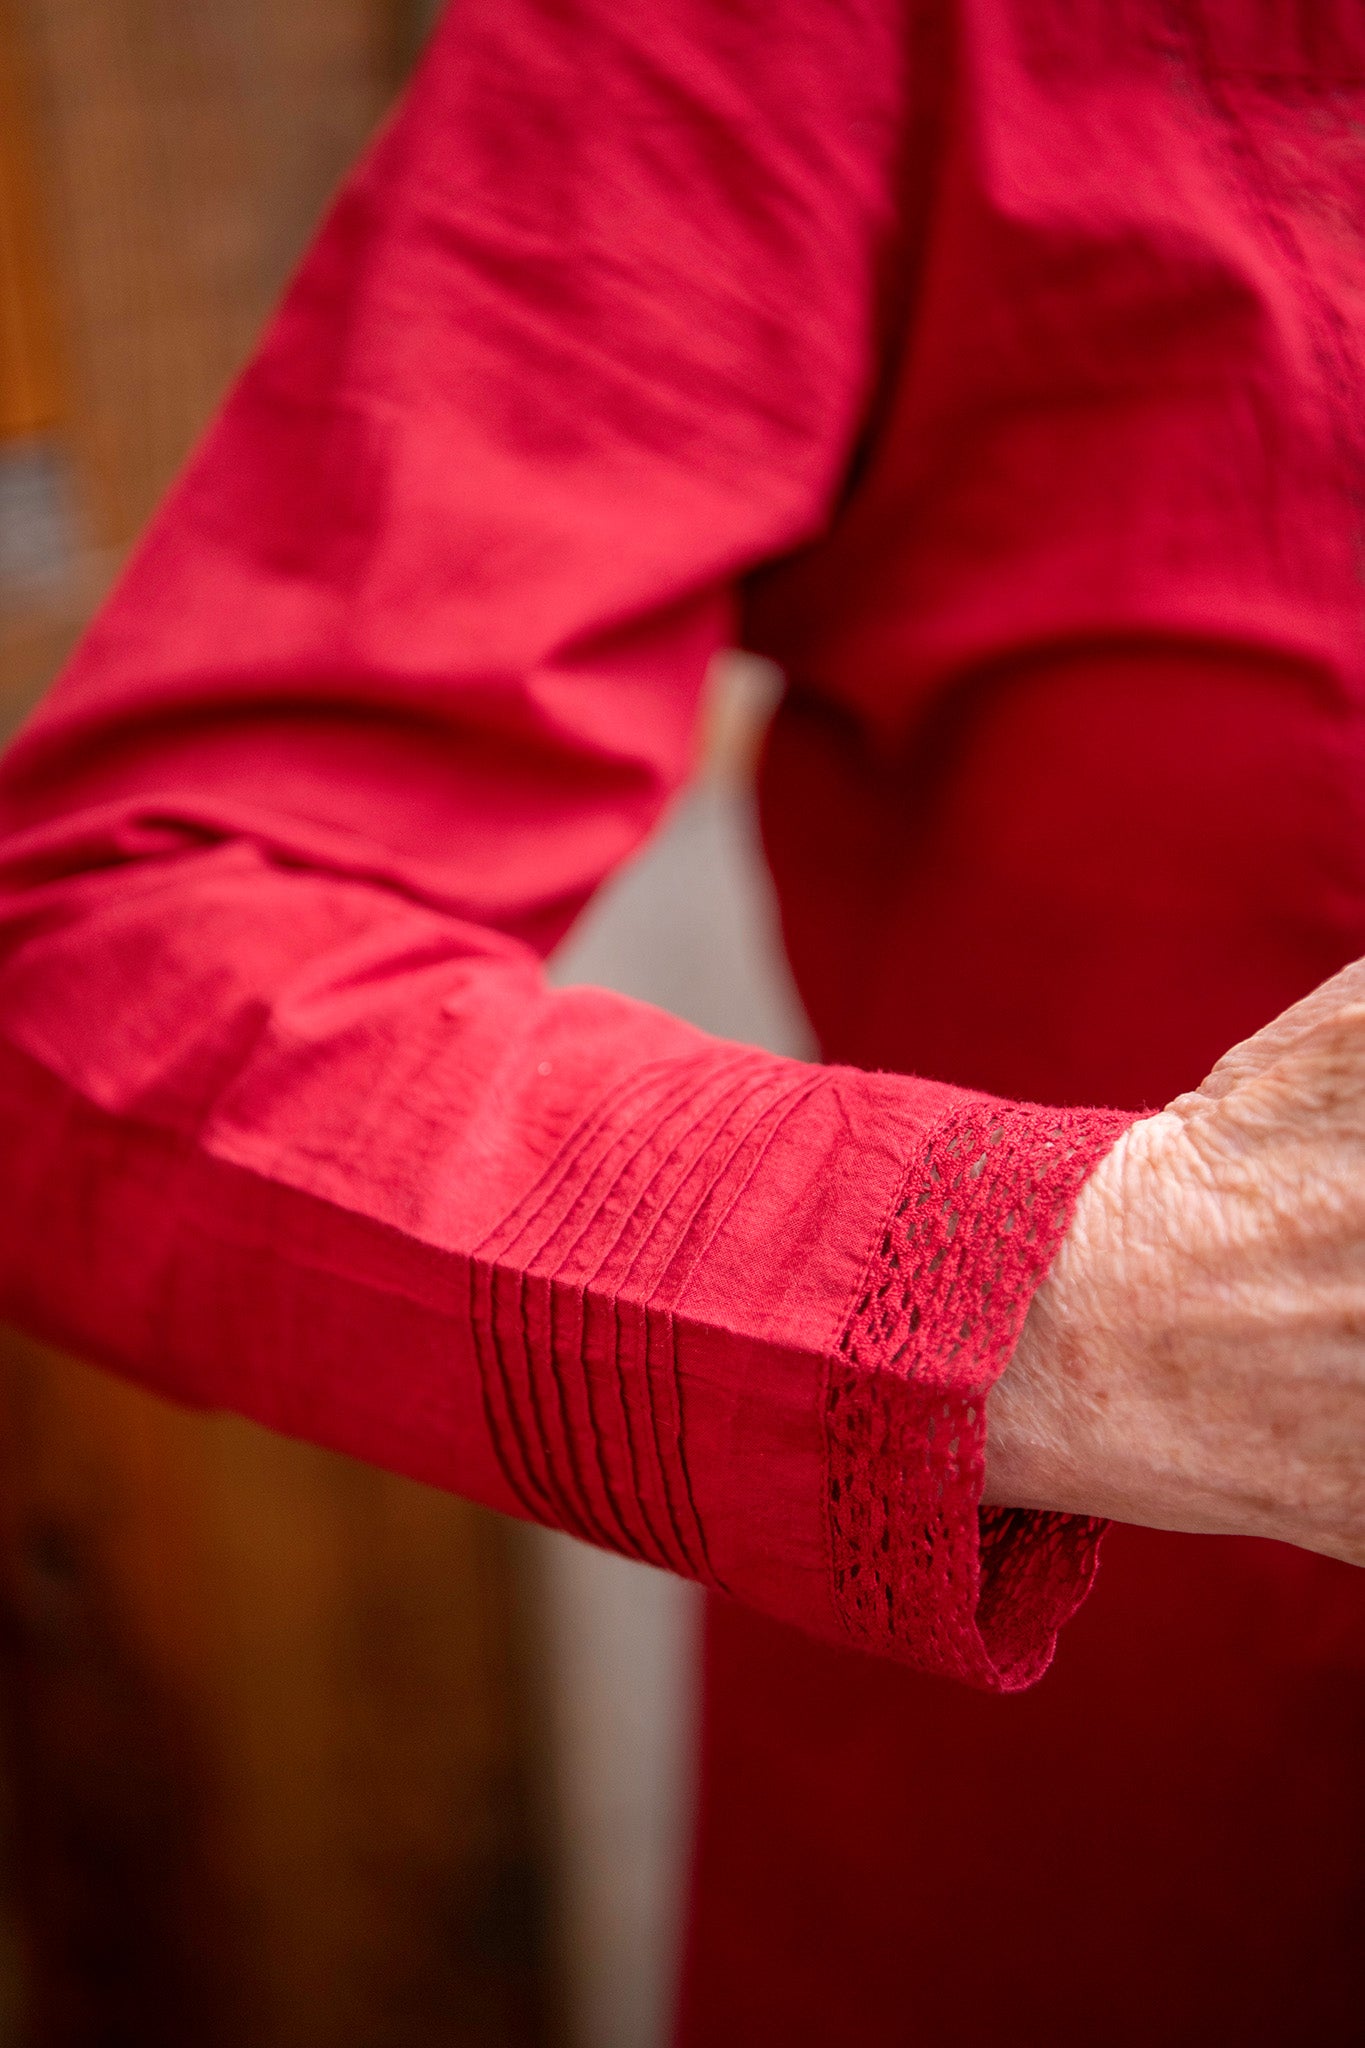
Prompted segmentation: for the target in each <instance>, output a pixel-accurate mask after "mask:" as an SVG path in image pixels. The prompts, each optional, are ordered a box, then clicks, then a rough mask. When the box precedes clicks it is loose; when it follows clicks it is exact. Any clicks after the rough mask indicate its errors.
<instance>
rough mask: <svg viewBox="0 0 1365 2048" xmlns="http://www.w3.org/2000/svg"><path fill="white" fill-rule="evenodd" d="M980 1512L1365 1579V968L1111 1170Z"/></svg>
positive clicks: (1018, 1361) (1030, 1347)
mask: <svg viewBox="0 0 1365 2048" xmlns="http://www.w3.org/2000/svg"><path fill="white" fill-rule="evenodd" d="M986 1498H987V1500H989V1501H995V1502H1002V1503H1009V1504H1012V1505H1015V1506H1029V1507H1052V1508H1066V1509H1071V1510H1074V1511H1077V1512H1085V1513H1090V1514H1103V1515H1111V1516H1113V1517H1115V1518H1116V1519H1118V1520H1121V1521H1126V1522H1140V1523H1146V1524H1149V1525H1151V1526H1153V1527H1156V1528H1164V1529H1186V1530H1194V1531H1206V1532H1221V1533H1225V1534H1239V1535H1253V1536H1273V1537H1278V1538H1280V1539H1281V1540H1283V1541H1285V1542H1289V1543H1297V1544H1300V1545H1302V1546H1303V1547H1304V1548H1305V1549H1308V1550H1317V1551H1322V1552H1324V1553H1325V1554H1326V1555H1328V1556H1330V1557H1339V1558H1345V1559H1347V1560H1348V1561H1349V1562H1350V1563H1352V1564H1365V962H1357V963H1355V964H1354V965H1352V966H1351V967H1348V968H1346V969H1345V970H1344V971H1343V972H1342V973H1341V974H1338V975H1336V976H1335V977H1334V978H1333V979H1332V980H1331V981H1329V982H1326V983H1324V984H1323V986H1322V987H1321V988H1319V989H1317V990H1315V992H1314V993H1313V994H1312V995H1311V996H1308V997H1306V998H1305V999H1304V1001H1303V1002H1301V1003H1298V1004H1296V1005H1295V1006H1294V1007H1293V1008H1292V1009H1290V1010H1287V1011H1286V1012H1285V1013H1284V1015H1283V1016H1281V1017H1279V1018H1277V1019H1276V1020H1275V1022H1274V1023H1273V1024H1270V1025H1268V1026H1267V1027H1266V1028H1265V1029H1264V1030H1263V1031H1260V1032H1258V1033H1257V1035H1256V1036H1255V1037H1254V1038H1250V1039H1247V1040H1246V1041H1245V1043H1243V1044H1241V1045H1238V1046H1234V1048H1233V1049H1232V1051H1231V1052H1229V1053H1228V1054H1227V1055H1226V1056H1225V1057H1224V1058H1223V1059H1221V1060H1220V1061H1219V1062H1218V1065H1217V1066H1216V1067H1215V1068H1214V1070H1213V1072H1212V1073H1211V1074H1210V1075H1209V1077H1208V1079H1207V1080H1206V1081H1205V1082H1204V1084H1203V1086H1202V1087H1200V1088H1198V1089H1196V1090H1195V1091H1194V1092H1193V1093H1192V1094H1188V1095H1181V1096H1178V1097H1177V1098H1176V1100H1175V1101H1174V1102H1172V1103H1171V1104H1170V1105H1169V1106H1168V1107H1167V1108H1166V1109H1164V1110H1162V1111H1161V1112H1160V1113H1159V1114H1158V1115H1156V1116H1152V1117H1147V1118H1145V1119H1143V1121H1142V1122H1140V1123H1137V1124H1134V1125H1133V1126H1132V1127H1131V1128H1130V1129H1129V1130H1128V1131H1127V1132H1126V1133H1125V1135H1124V1137H1123V1138H1122V1139H1121V1140H1120V1142H1119V1143H1118V1145H1117V1146H1116V1147H1115V1148H1114V1150H1113V1151H1112V1152H1111V1153H1110V1154H1109V1156H1108V1157H1107V1158H1106V1159H1105V1160H1103V1161H1102V1162H1101V1164H1100V1166H1099V1167H1098V1168H1097V1170H1096V1172H1095V1173H1094V1175H1093V1176H1092V1177H1091V1179H1090V1181H1089V1182H1088V1184H1087V1185H1086V1187H1085V1189H1084V1190H1083V1192H1082V1194H1081V1198H1080V1201H1079V1203H1078V1205H1077V1209H1076V1214H1075V1217H1074V1219H1073V1222H1072V1225H1071V1228H1070V1230H1069V1232H1068V1233H1067V1236H1066V1238H1065V1239H1064V1241H1063V1244H1062V1247H1061V1250H1060V1252H1059V1254H1058V1256H1057V1259H1056V1261H1055V1263H1054V1266H1053V1269H1052V1272H1051V1273H1050V1275H1049V1277H1048V1279H1047V1280H1046V1282H1045V1283H1044V1285H1043V1286H1042V1288H1041V1289H1040V1290H1039V1292H1038V1294H1037V1296H1036V1297H1035V1299H1034V1303H1033V1306H1032V1308H1031V1310H1030V1313H1029V1318H1028V1321H1027V1324H1026V1325H1025V1329H1024V1333H1023V1336H1022V1338H1021V1341H1020V1344H1019V1347H1018V1350H1017V1351H1016V1353H1015V1356H1014V1359H1013V1360H1012V1361H1011V1364H1010V1366H1009V1368H1008V1370H1007V1371H1006V1373H1005V1374H1004V1376H1003V1377H1002V1379H1001V1380H1000V1381H999V1383H998V1384H997V1386H996V1388H995V1389H994V1391H993V1392H992V1394H991V1397H990V1403H989V1408H988V1436H987V1486H986Z"/></svg>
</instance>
